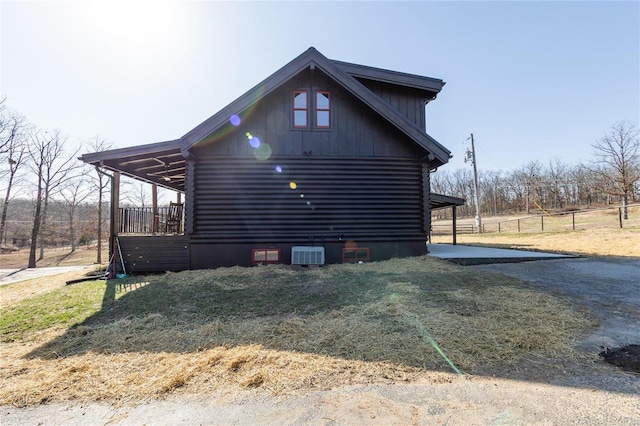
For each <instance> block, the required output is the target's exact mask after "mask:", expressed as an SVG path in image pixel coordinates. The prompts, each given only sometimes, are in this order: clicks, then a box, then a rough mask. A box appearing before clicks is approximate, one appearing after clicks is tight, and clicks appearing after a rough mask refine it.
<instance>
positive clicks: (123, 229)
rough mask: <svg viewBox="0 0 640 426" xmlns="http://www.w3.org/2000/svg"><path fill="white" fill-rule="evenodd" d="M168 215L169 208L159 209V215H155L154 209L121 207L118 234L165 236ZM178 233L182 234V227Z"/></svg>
mask: <svg viewBox="0 0 640 426" xmlns="http://www.w3.org/2000/svg"><path fill="white" fill-rule="evenodd" d="M168 213H169V207H168V206H163V207H158V210H157V215H154V213H153V208H152V207H120V209H119V212H118V215H119V216H118V233H119V234H164V233H165V231H166V224H167V217H168ZM172 233H175V232H172ZM177 233H178V234H179V233H182V226H179V227H178V232H177Z"/></svg>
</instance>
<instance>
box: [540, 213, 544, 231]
mask: <svg viewBox="0 0 640 426" xmlns="http://www.w3.org/2000/svg"><path fill="white" fill-rule="evenodd" d="M540 225H541V227H542V231H543V232H544V216H542V215H540Z"/></svg>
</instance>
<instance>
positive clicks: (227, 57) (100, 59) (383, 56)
mask: <svg viewBox="0 0 640 426" xmlns="http://www.w3.org/2000/svg"><path fill="white" fill-rule="evenodd" d="M0 13H1V17H0V19H1V21H0V23H1V31H0V36H1V44H0V47H1V51H0V58H1V63H0V72H1V73H0V92H1V93H2V94H3V95H6V96H7V98H8V105H9V106H10V107H12V108H14V109H17V110H19V111H20V112H22V113H23V114H24V115H26V116H27V118H28V120H29V121H30V122H32V123H34V124H36V125H37V126H39V127H41V128H43V129H55V128H58V129H61V130H62V131H63V132H65V133H67V134H68V135H69V137H70V140H71V141H76V140H81V139H87V138H91V137H93V136H95V135H101V136H103V137H106V138H108V139H109V140H111V141H113V143H114V144H115V146H118V147H121V146H131V145H138V144H143V143H151V142H159V141H164V140H171V139H175V138H179V137H180V136H182V135H183V134H185V133H186V132H188V131H189V130H191V129H192V128H193V127H195V126H196V125H198V124H199V123H201V122H202V121H204V120H205V119H206V118H207V117H209V116H211V115H213V114H214V113H216V112H217V111H218V110H220V109H221V108H223V107H224V106H225V105H227V104H228V103H230V102H231V101H233V100H234V99H235V98H237V97H239V96H240V95H242V94H243V93H244V92H245V91H247V90H248V89H250V88H251V87H253V86H254V85H256V84H257V83H259V82H260V81H262V80H263V79H264V78H266V77H268V76H269V75H270V74H271V73H273V72H274V71H276V70H277V69H278V68H280V67H281V66H282V65H284V64H285V63H287V62H289V61H290V60H291V59H293V58H294V57H296V56H297V55H299V54H300V53H302V52H303V51H304V50H306V49H307V48H308V47H310V46H314V47H316V48H317V49H318V50H319V51H320V52H321V53H322V54H324V55H325V56H327V57H329V58H331V59H338V60H343V61H347V62H355V63H360V64H364V65H370V66H375V67H380V68H387V69H392V70H397V71H403V72H408V73H414V74H419V75H425V76H430V77H436V78H441V79H443V80H444V81H445V82H446V83H447V84H446V85H445V87H444V89H443V91H442V92H441V93H440V95H439V96H438V98H437V99H436V100H435V101H434V102H432V103H430V104H429V106H428V108H427V132H428V133H429V134H430V135H431V136H433V137H434V138H436V139H437V140H438V141H439V142H441V143H442V144H443V145H445V146H446V147H447V148H449V149H450V150H451V151H452V153H453V154H454V158H453V159H452V160H451V162H450V164H449V165H447V166H446V168H447V169H448V170H454V169H456V168H460V167H468V165H467V166H465V165H464V164H463V158H464V152H465V150H466V149H467V147H468V146H469V145H468V142H466V139H467V138H468V136H469V134H470V133H472V132H473V133H474V136H475V139H476V144H477V145H476V149H477V154H478V166H479V168H480V169H485V170H499V169H501V170H511V169H514V168H517V167H519V166H521V165H522V164H524V163H526V162H527V161H529V160H539V161H541V162H543V163H547V162H548V161H549V160H551V159H554V158H560V159H562V160H563V161H565V162H567V163H569V164H574V163H576V162H578V161H580V160H588V159H590V158H591V153H592V149H591V147H590V145H591V144H592V143H593V142H594V141H595V140H596V139H597V138H599V137H601V136H602V135H603V134H604V133H605V132H606V131H607V129H608V128H609V126H611V125H612V124H614V123H615V122H618V121H621V120H629V121H631V122H633V123H635V124H638V122H639V120H640V118H639V117H640V84H639V81H640V3H638V2H591V1H575V2H574V1H564V2H544V1H538V2H519V1H511V2H485V1H474V2H453V1H451V2H431V1H425V2H233V3H227V2H162V1H154V2H146V3H145V2H135V1H129V2H118V1H112V2H108V3H99V2H6V1H4V2H2V3H1V10H0Z"/></svg>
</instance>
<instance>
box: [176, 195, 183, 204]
mask: <svg viewBox="0 0 640 426" xmlns="http://www.w3.org/2000/svg"><path fill="white" fill-rule="evenodd" d="M176 201H177V202H178V204H182V192H178V196H177V197H176Z"/></svg>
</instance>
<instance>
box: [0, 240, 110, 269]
mask: <svg viewBox="0 0 640 426" xmlns="http://www.w3.org/2000/svg"><path fill="white" fill-rule="evenodd" d="M38 253H39V252H38ZM96 257H97V246H96V245H92V246H89V247H86V246H78V247H77V248H76V251H74V252H71V248H70V247H59V248H45V250H44V258H43V259H42V260H40V261H38V262H37V264H36V266H37V267H38V268H44V267H49V266H84V265H93V264H94V263H95V262H96ZM108 260H109V247H108V245H103V248H102V261H103V263H105V264H106V263H108V262H107V261H108ZM28 264H29V248H28V247H23V248H21V249H20V250H19V251H16V252H12V253H2V254H0V268H2V269H19V268H26V267H27V265H28Z"/></svg>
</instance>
